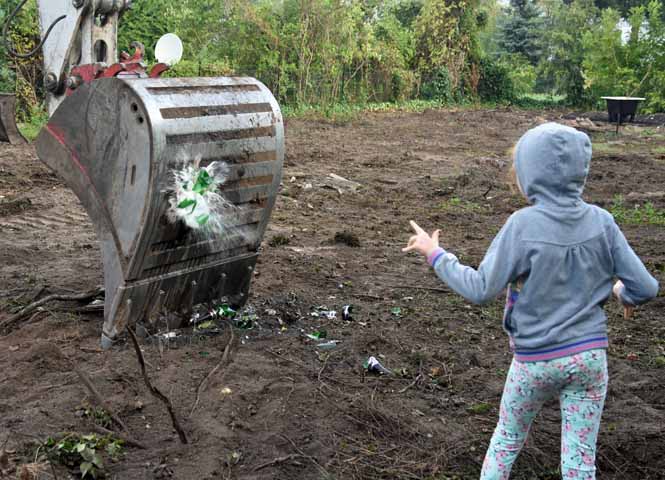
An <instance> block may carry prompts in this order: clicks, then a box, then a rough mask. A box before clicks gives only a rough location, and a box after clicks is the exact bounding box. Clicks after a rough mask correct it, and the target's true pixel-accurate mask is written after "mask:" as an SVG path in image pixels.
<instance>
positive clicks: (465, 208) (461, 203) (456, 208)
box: [439, 197, 484, 213]
mask: <svg viewBox="0 0 665 480" xmlns="http://www.w3.org/2000/svg"><path fill="white" fill-rule="evenodd" d="M439 208H440V209H441V210H443V211H444V212H465V213H469V212H476V213H478V212H482V211H483V209H484V208H483V206H482V205H480V204H479V203H476V202H471V201H468V200H463V199H461V198H459V197H451V198H449V199H447V200H445V201H444V202H442V203H441V205H440V206H439Z"/></svg>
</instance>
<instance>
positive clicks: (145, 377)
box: [127, 325, 188, 444]
mask: <svg viewBox="0 0 665 480" xmlns="http://www.w3.org/2000/svg"><path fill="white" fill-rule="evenodd" d="M127 332H128V333H129V338H131V339H132V343H133V344H134V350H135V351H136V358H137V360H138V362H139V366H140V367H141V374H142V375H143V380H144V381H145V385H146V387H148V390H149V391H150V393H151V394H152V396H153V397H155V398H157V399H159V400H160V401H161V402H162V403H163V404H164V405H165V406H166V409H167V410H168V412H169V415H170V416H171V422H172V423H173V428H175V431H176V432H178V437H180V442H181V443H183V444H187V443H188V442H187V436H186V435H185V432H184V430H183V429H182V427H181V426H180V423H179V422H178V419H177V418H176V416H175V411H174V410H173V404H172V403H171V400H169V398H168V397H167V396H165V395H164V394H163V393H162V392H160V391H159V390H158V389H157V387H154V386H153V385H152V384H151V383H150V379H149V378H148V374H147V372H146V370H145V359H144V358H143V353H141V347H139V342H138V340H137V339H136V334H135V333H134V331H133V330H132V329H131V328H130V327H129V325H127Z"/></svg>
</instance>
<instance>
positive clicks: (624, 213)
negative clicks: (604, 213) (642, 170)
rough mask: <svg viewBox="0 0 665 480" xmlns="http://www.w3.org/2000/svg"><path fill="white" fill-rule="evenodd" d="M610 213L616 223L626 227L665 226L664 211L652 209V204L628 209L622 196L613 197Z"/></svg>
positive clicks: (648, 203)
mask: <svg viewBox="0 0 665 480" xmlns="http://www.w3.org/2000/svg"><path fill="white" fill-rule="evenodd" d="M610 213H611V214H612V215H613V216H614V219H615V220H616V221H617V222H618V223H623V224H628V225H665V210H662V209H659V208H656V207H654V205H653V203H651V202H647V203H645V204H644V205H635V206H634V207H633V208H629V207H627V206H626V205H625V203H624V200H623V197H622V196H620V195H619V196H616V197H614V200H613V201H612V205H611V207H610Z"/></svg>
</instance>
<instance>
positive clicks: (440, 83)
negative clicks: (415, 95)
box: [420, 67, 453, 102]
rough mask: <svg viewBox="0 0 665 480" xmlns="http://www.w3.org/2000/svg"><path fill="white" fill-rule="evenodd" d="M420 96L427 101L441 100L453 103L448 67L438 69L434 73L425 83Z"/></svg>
mask: <svg viewBox="0 0 665 480" xmlns="http://www.w3.org/2000/svg"><path fill="white" fill-rule="evenodd" d="M420 96H421V98H423V99H425V100H439V101H443V102H451V101H452V100H453V91H452V83H451V81H450V75H449V74H448V69H447V68H446V67H439V68H437V69H436V70H435V71H434V73H433V74H432V75H431V76H430V77H429V78H428V79H427V80H425V81H424V82H423V85H422V87H421V89H420Z"/></svg>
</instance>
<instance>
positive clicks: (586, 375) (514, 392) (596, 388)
mask: <svg viewBox="0 0 665 480" xmlns="http://www.w3.org/2000/svg"><path fill="white" fill-rule="evenodd" d="M606 393H607V356H606V353H605V350H589V351H586V352H582V353H579V354H575V355H571V356H568V357H563V358H557V359H554V360H547V361H542V362H529V363H523V362H518V361H516V360H515V359H513V363H512V365H511V366H510V371H509V372H508V379H507V380H506V385H505V387H504V390H503V397H502V398H501V409H500V413H499V423H498V425H497V426H496V430H495V431H494V435H493V436H492V441H491V442H490V446H489V449H488V450H487V455H486V456H485V462H484V463H483V469H482V472H481V475H480V479H481V480H507V479H508V477H509V476H510V469H511V468H512V466H513V462H515V459H517V455H518V454H519V453H520V450H521V448H522V445H524V442H525V440H526V436H527V433H528V432H529V427H530V426H531V422H532V421H533V419H534V418H535V417H536V415H537V414H538V412H539V411H540V409H541V408H542V406H543V403H545V402H546V401H548V400H550V399H552V398H555V397H557V396H558V397H559V402H560V404H561V417H562V418H561V475H562V477H563V478H564V479H575V480H594V479H595V478H596V438H597V437H598V428H599V426H600V417H601V414H602V412H603V404H604V403H605V395H606Z"/></svg>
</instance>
